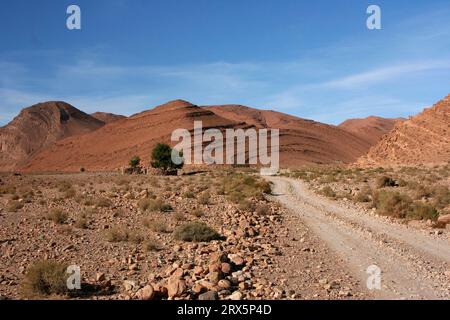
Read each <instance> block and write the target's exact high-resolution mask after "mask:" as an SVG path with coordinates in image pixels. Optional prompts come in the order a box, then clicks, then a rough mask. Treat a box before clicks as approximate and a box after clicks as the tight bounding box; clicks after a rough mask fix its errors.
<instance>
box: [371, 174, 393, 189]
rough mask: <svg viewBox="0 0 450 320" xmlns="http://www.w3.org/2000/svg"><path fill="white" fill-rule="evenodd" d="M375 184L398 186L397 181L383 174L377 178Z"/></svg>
mask: <svg viewBox="0 0 450 320" xmlns="http://www.w3.org/2000/svg"><path fill="white" fill-rule="evenodd" d="M375 185H376V187H377V188H384V187H395V186H397V183H396V182H395V180H394V179H392V178H391V177H388V176H381V177H378V178H377V180H376V181H375Z"/></svg>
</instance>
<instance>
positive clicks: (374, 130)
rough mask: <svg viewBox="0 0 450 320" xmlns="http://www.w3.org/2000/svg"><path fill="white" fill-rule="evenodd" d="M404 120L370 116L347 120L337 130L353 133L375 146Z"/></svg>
mask: <svg viewBox="0 0 450 320" xmlns="http://www.w3.org/2000/svg"><path fill="white" fill-rule="evenodd" d="M404 120H405V119H402V118H397V119H387V118H381V117H374V116H371V117H367V118H364V119H349V120H347V121H344V122H343V123H341V124H340V125H339V128H341V129H344V130H346V131H348V132H351V133H353V134H354V135H356V136H358V137H360V138H361V139H363V140H365V141H367V142H368V143H370V145H375V144H377V143H378V141H380V139H381V137H382V136H384V135H385V134H387V133H389V132H390V131H391V130H392V129H394V126H395V125H396V124H397V123H399V122H402V121H404Z"/></svg>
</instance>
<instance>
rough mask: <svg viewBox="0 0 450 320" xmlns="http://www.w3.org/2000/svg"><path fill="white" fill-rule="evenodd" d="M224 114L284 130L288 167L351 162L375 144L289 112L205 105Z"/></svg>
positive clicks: (283, 150) (284, 157) (282, 143)
mask: <svg viewBox="0 0 450 320" xmlns="http://www.w3.org/2000/svg"><path fill="white" fill-rule="evenodd" d="M204 108H206V109H207V110H210V111H212V112H214V113H216V114H218V115H220V116H221V117H224V118H227V119H230V120H233V121H238V122H245V123H248V124H249V125H252V126H255V127H256V128H278V129H280V161H281V163H282V165H284V166H298V165H306V164H333V163H339V164H340V163H350V162H353V161H355V160H356V159H357V158H358V157H360V156H361V155H363V154H365V153H366V152H367V151H368V150H369V148H370V147H371V144H370V143H369V142H367V141H365V140H363V139H361V138H359V137H358V136H356V135H354V134H353V133H349V132H347V131H345V130H342V129H340V128H338V127H336V126H332V125H327V124H323V123H319V122H315V121H312V120H305V119H302V118H298V117H294V116H291V115H288V114H284V113H280V112H276V111H270V110H259V109H253V108H249V107H246V106H241V105H222V106H206V107H204Z"/></svg>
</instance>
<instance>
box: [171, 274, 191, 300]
mask: <svg viewBox="0 0 450 320" xmlns="http://www.w3.org/2000/svg"><path fill="white" fill-rule="evenodd" d="M185 292H186V283H185V282H184V280H180V279H179V278H178V277H174V276H172V277H170V278H169V281H168V285H167V293H168V295H169V298H175V297H180V296H181V295H183V293H185Z"/></svg>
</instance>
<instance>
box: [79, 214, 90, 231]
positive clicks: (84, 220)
mask: <svg viewBox="0 0 450 320" xmlns="http://www.w3.org/2000/svg"><path fill="white" fill-rule="evenodd" d="M90 216H91V211H90V210H85V211H83V212H81V213H80V214H79V215H78V217H77V218H76V219H75V227H77V228H79V229H87V228H88V226H89V218H90Z"/></svg>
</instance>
